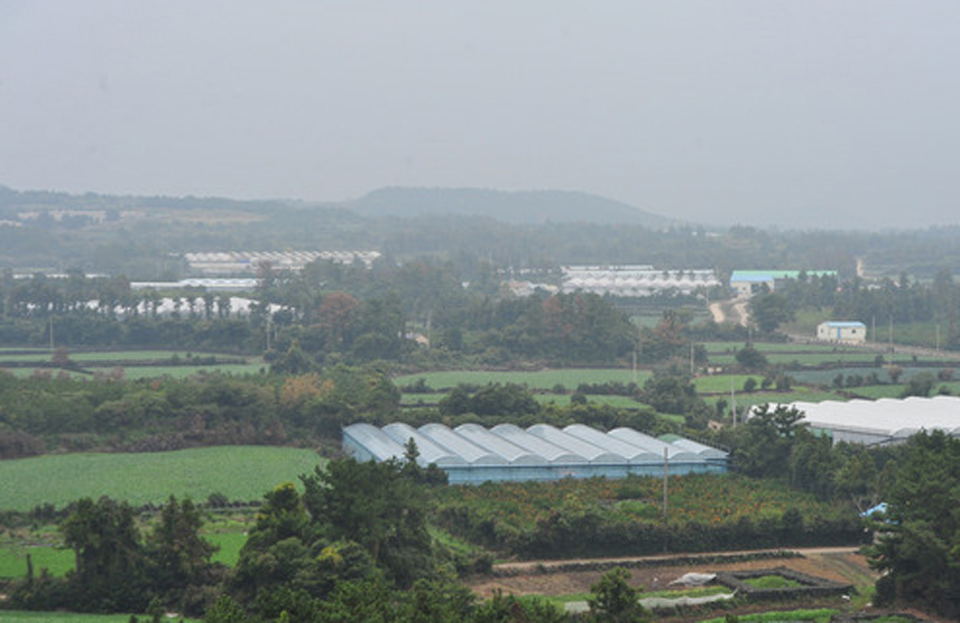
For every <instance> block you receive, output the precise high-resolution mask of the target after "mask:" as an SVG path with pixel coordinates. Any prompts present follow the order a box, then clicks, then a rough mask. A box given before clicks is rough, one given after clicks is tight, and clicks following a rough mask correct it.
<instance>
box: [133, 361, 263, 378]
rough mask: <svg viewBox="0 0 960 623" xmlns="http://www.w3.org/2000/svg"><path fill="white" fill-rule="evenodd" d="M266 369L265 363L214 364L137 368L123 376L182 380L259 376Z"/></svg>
mask: <svg viewBox="0 0 960 623" xmlns="http://www.w3.org/2000/svg"><path fill="white" fill-rule="evenodd" d="M265 369H266V365H265V364H263V363H238V364H229V363H224V364H214V365H209V366H136V367H129V368H124V369H123V376H124V378H127V379H144V378H146V379H152V378H156V377H160V376H169V377H171V378H175V379H181V378H185V377H188V376H193V375H194V374H197V373H198V372H219V373H222V374H238V375H240V374H259V373H260V372H261V371H262V370H265Z"/></svg>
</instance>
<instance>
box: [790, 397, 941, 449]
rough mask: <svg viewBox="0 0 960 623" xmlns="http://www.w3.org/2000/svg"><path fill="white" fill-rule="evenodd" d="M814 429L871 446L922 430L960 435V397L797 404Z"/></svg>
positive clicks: (897, 441) (836, 439)
mask: <svg viewBox="0 0 960 623" xmlns="http://www.w3.org/2000/svg"><path fill="white" fill-rule="evenodd" d="M787 406H789V407H795V408H796V409H797V410H798V411H801V412H803V414H804V418H803V422H804V423H806V424H807V425H808V426H809V427H810V428H811V429H813V430H815V431H820V432H822V433H824V434H827V435H829V436H830V437H832V439H833V442H834V443H837V442H840V441H847V442H851V443H861V444H868V445H883V444H895V443H902V442H903V441H905V440H906V439H907V437H910V436H911V435H913V434H915V433H918V432H920V431H927V432H931V431H934V430H940V431H943V432H944V433H946V434H948V435H952V436H960V397H956V396H935V397H933V398H919V397H910V398H903V399H896V398H881V399H880V400H851V401H849V402H835V401H827V402H817V403H813V402H794V403H792V404H790V405H787Z"/></svg>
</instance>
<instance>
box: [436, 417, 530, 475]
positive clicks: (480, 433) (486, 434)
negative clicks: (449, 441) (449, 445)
mask: <svg viewBox="0 0 960 623" xmlns="http://www.w3.org/2000/svg"><path fill="white" fill-rule="evenodd" d="M454 432H456V433H457V434H458V435H460V436H461V437H464V438H465V439H467V440H469V441H471V442H472V443H474V444H476V445H478V446H480V447H481V448H483V449H485V450H487V451H488V452H493V453H494V454H498V455H500V456H502V457H503V458H504V459H505V460H506V461H507V462H508V463H510V464H511V465H546V464H547V462H548V461H547V459H546V458H544V457H542V456H540V455H539V454H536V453H534V452H531V451H530V450H525V449H524V448H521V447H520V446H518V445H516V444H513V443H510V442H509V441H507V440H506V439H504V438H503V437H501V436H499V435H497V434H496V433H492V432H490V431H488V430H487V429H486V428H484V427H482V426H480V425H479V424H461V425H460V426H458V427H456V428H455V429H454Z"/></svg>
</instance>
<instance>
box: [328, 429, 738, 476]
mask: <svg viewBox="0 0 960 623" xmlns="http://www.w3.org/2000/svg"><path fill="white" fill-rule="evenodd" d="M411 439H412V440H413V441H414V443H415V444H416V446H417V450H418V452H419V457H418V459H417V461H418V462H419V463H420V464H421V465H423V466H426V465H428V464H430V463H434V464H436V465H437V466H438V467H439V468H441V469H443V470H444V471H445V472H446V473H447V475H448V476H449V479H450V482H451V483H453V484H458V483H460V484H463V483H481V482H487V481H523V480H558V479H560V478H590V477H593V476H605V477H607V478H623V477H625V476H627V475H629V474H636V475H641V476H660V475H662V474H663V473H664V468H665V467H666V469H667V470H668V473H669V474H671V475H680V474H689V473H704V472H713V473H718V472H719V473H722V472H726V470H727V458H728V457H727V453H725V452H722V451H720V450H717V449H716V448H711V447H709V446H705V445H703V444H701V443H697V442H695V441H691V440H689V439H682V438H676V439H673V440H671V441H666V440H663V439H657V438H655V437H651V436H649V435H645V434H643V433H640V432H638V431H635V430H633V429H630V428H617V429H614V430H612V431H610V432H608V433H604V432H601V431H599V430H597V429H594V428H591V427H589V426H584V425H583V424H571V425H570V426H567V427H566V428H564V429H562V430H561V429H559V428H556V427H554V426H550V425H548V424H536V425H534V426H530V427H529V428H526V429H523V428H520V427H519V426H516V425H513V424H500V425H498V426H494V427H493V428H491V429H487V428H484V427H483V426H480V425H479V424H462V425H460V426H458V427H456V428H454V429H451V428H449V427H447V426H444V425H443V424H425V425H423V426H421V427H420V428H414V427H412V426H410V425H408V424H403V423H394V424H389V425H387V426H384V427H383V428H377V427H376V426H373V425H370V424H353V425H351V426H348V427H346V428H344V430H343V446H344V449H345V450H346V451H347V453H349V454H350V455H352V456H354V457H355V458H357V459H358V460H361V461H370V460H374V461H386V460H389V459H393V458H397V459H399V458H402V457H403V456H404V454H405V452H406V450H405V446H406V444H408V443H409V441H410V440H411Z"/></svg>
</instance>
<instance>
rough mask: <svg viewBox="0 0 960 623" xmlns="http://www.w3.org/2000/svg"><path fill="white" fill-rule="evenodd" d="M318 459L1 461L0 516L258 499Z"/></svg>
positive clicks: (183, 453)
mask: <svg viewBox="0 0 960 623" xmlns="http://www.w3.org/2000/svg"><path fill="white" fill-rule="evenodd" d="M322 461H323V459H321V458H319V457H318V456H317V453H316V452H314V451H313V450H304V449H296V448H274V447H266V446H221V447H215V448H199V449H195V450H180V451H176V452H156V453H138V454H121V453H116V454H95V453H89V454H88V453H84V454H62V455H46V456H40V457H33V458H29V459H17V460H12V461H2V462H0V510H19V511H27V510H30V509H31V508H33V507H34V506H36V505H38V504H43V503H50V504H53V505H55V506H63V505H65V504H67V503H69V502H71V501H73V500H76V499H78V498H81V497H85V496H89V497H94V498H96V497H99V496H101V495H109V496H110V497H113V498H116V499H120V500H126V501H128V502H130V503H131V504H134V505H138V506H139V505H142V504H147V503H154V504H156V503H161V502H163V501H164V500H166V499H167V498H168V497H169V496H170V495H171V494H174V495H176V496H178V497H186V496H189V497H191V498H192V499H194V500H197V501H201V500H204V499H206V498H207V496H209V495H210V494H211V493H216V492H219V493H222V494H224V495H226V496H227V497H228V498H229V499H231V500H256V499H260V498H261V497H262V496H263V494H264V493H266V492H267V491H269V490H270V489H272V488H273V487H274V486H276V485H277V484H278V483H280V482H283V481H294V482H297V481H298V476H299V475H300V474H305V473H309V472H312V471H313V468H314V467H315V466H316V465H317V464H318V463H320V462H322Z"/></svg>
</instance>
